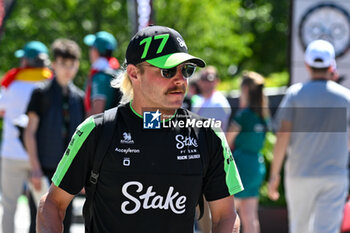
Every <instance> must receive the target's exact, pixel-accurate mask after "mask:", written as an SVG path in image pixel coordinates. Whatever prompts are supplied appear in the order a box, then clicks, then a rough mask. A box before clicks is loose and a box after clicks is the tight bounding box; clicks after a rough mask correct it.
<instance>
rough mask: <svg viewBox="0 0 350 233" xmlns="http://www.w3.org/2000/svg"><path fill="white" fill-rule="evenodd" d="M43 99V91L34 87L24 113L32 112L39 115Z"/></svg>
mask: <svg viewBox="0 0 350 233" xmlns="http://www.w3.org/2000/svg"><path fill="white" fill-rule="evenodd" d="M43 99H44V93H43V92H42V90H41V89H40V88H37V89H34V91H33V93H32V96H31V97H30V100H29V103H28V106H27V111H26V113H27V114H28V113H29V112H34V113H36V114H37V115H38V116H41V114H42V107H43Z"/></svg>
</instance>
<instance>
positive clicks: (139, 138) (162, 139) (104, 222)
mask: <svg viewBox="0 0 350 233" xmlns="http://www.w3.org/2000/svg"><path fill="white" fill-rule="evenodd" d="M184 115H186V116H189V115H191V117H194V118H198V119H199V117H198V116H196V115H194V114H192V113H190V112H189V111H187V110H183V109H179V110H178V111H177V114H176V115H175V117H173V118H172V119H171V121H172V122H175V121H178V120H179V119H180V118H181V116H184ZM98 132H101V131H98V130H97V128H96V125H95V119H94V117H90V118H88V119H87V120H85V122H83V123H82V124H81V125H80V126H79V127H78V129H77V131H76V133H75V135H74V136H73V138H72V141H71V143H70V145H69V147H68V149H67V151H66V153H65V155H64V157H63V158H62V160H61V162H60V164H59V166H58V168H57V170H56V173H55V175H54V177H53V179H52V181H53V183H54V184H55V185H56V186H58V187H60V188H62V189H63V190H65V191H67V192H68V193H71V194H77V193H78V192H79V191H80V190H81V189H82V187H84V186H86V185H88V182H89V181H88V179H89V176H90V171H91V169H92V163H93V158H94V151H95V147H96V143H97V140H103V136H101V135H98ZM203 135H204V137H203V138H198V136H197V134H196V133H195V131H194V129H193V128H192V127H186V128H179V127H169V128H165V127H163V126H162V127H161V128H160V129H152V130H150V129H143V119H142V118H141V117H140V116H138V115H136V114H135V113H134V112H133V110H132V109H131V106H130V105H129V104H127V105H122V106H120V107H119V109H118V117H117V125H116V129H115V133H114V136H113V139H112V143H111V146H110V148H109V150H108V152H107V155H106V157H105V159H104V162H103V164H102V168H101V171H100V176H99V180H98V183H97V188H96V193H95V200H94V201H95V202H94V214H93V232H100V233H102V232H121V233H126V232H135V233H140V232H152V233H157V232H158V233H172V232H174V233H175V232H176V233H179V232H181V233H190V232H193V222H194V219H195V206H196V204H197V202H198V198H199V196H200V194H201V190H202V187H205V191H204V195H205V197H206V199H207V200H208V201H213V200H217V199H220V198H223V197H227V196H229V195H233V194H234V193H237V192H239V191H241V190H243V187H242V184H241V181H240V178H239V175H238V172H237V169H236V165H235V163H234V161H233V159H232V155H231V152H230V149H229V148H228V147H227V143H226V140H225V139H224V138H223V137H222V135H223V134H222V132H221V133H220V132H217V133H216V132H214V130H212V129H211V128H207V129H206V131H205V134H203ZM199 140H206V142H205V143H206V146H205V149H203V148H199V147H200V145H203V143H200V142H199ZM201 149H202V151H200V150H201ZM204 150H205V151H204Z"/></svg>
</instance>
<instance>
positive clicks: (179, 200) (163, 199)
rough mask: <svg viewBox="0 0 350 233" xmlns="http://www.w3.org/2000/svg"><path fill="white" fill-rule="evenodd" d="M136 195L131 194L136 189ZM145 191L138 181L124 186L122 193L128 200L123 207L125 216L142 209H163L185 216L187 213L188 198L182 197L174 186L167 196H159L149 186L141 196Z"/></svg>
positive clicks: (170, 188)
mask: <svg viewBox="0 0 350 233" xmlns="http://www.w3.org/2000/svg"><path fill="white" fill-rule="evenodd" d="M131 186H136V193H138V194H136V193H135V194H134V195H132V194H131V193H129V191H130V189H132V190H133V189H135V187H133V188H130V189H129V187H131ZM142 191H143V184H142V183H140V182H138V181H130V182H127V183H125V184H124V185H123V188H122V193H123V195H124V196H125V197H126V198H127V199H128V201H124V202H123V203H122V205H121V210H122V212H123V213H124V214H135V213H137V212H138V211H139V210H140V209H141V208H142V209H144V210H147V209H162V210H171V211H172V212H173V213H175V214H183V213H184V212H185V211H186V205H185V203H186V200H187V198H186V196H183V195H182V196H181V195H180V193H179V192H176V191H175V190H174V187H173V186H170V187H169V189H168V193H167V194H166V196H162V195H160V194H157V192H155V191H153V186H149V187H148V188H147V189H146V192H145V193H143V194H141V192H142Z"/></svg>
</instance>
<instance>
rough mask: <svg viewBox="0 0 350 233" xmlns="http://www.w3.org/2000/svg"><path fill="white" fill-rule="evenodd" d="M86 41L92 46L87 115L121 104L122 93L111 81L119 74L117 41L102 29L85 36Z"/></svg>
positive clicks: (87, 92) (86, 92)
mask: <svg viewBox="0 0 350 233" xmlns="http://www.w3.org/2000/svg"><path fill="white" fill-rule="evenodd" d="M84 43H85V44H86V45H88V46H90V50H89V56H90V61H91V64H92V65H91V67H92V68H91V70H90V75H89V77H88V80H87V86H86V91H85V110H86V113H87V116H90V115H92V114H96V113H101V112H103V111H104V110H105V109H109V108H112V107H115V106H117V105H118V104H119V100H120V97H121V93H120V92H119V91H118V89H114V88H112V87H111V85H110V82H111V80H112V79H113V77H114V76H116V74H117V70H118V69H119V67H120V65H119V62H118V60H117V59H116V58H115V57H112V54H113V51H114V50H115V49H116V48H117V41H116V39H115V38H114V36H113V35H112V34H110V33H108V32H105V31H100V32H98V33H96V34H95V35H93V34H89V35H87V36H85V38H84Z"/></svg>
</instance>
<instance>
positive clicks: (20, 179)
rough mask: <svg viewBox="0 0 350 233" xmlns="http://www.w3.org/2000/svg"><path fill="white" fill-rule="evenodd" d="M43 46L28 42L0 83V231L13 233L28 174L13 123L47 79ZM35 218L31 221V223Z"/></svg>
mask: <svg viewBox="0 0 350 233" xmlns="http://www.w3.org/2000/svg"><path fill="white" fill-rule="evenodd" d="M47 53H48V51H47V48H46V46H45V45H44V44H43V43H41V42H39V41H30V42H28V43H27V44H26V45H25V46H24V48H23V49H21V50H17V51H16V52H15V56H16V57H18V58H20V59H21V65H20V67H19V68H13V69H11V70H10V71H8V72H7V73H6V74H5V76H4V77H3V78H2V80H1V97H0V110H1V111H2V112H3V114H4V116H3V117H4V121H3V127H4V128H3V132H2V133H3V136H2V146H1V192H2V200H1V202H2V205H3V216H2V232H7V233H13V232H14V215H15V212H16V207H17V199H18V197H19V196H20V195H21V194H22V193H23V185H24V183H26V182H27V180H28V177H29V173H30V164H29V159H28V155H27V152H26V151H25V149H24V146H23V145H22V142H21V140H20V137H19V136H20V131H19V129H18V128H17V127H16V126H15V121H17V120H19V119H21V115H22V114H24V113H25V110H26V107H27V104H28V101H29V99H30V96H31V94H32V91H33V89H34V88H35V87H36V86H37V85H38V83H39V82H41V81H44V80H47V79H49V78H50V77H51V75H52V74H51V71H50V70H49V69H48V68H47V66H48V65H49V64H50V61H49V58H48V54H47ZM33 221H35V219H34V220H33V219H32V222H33Z"/></svg>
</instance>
